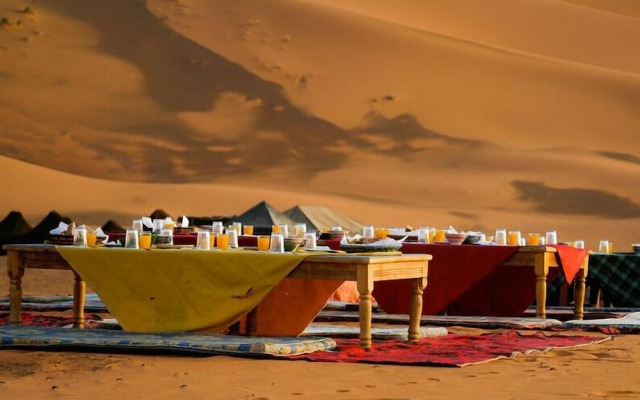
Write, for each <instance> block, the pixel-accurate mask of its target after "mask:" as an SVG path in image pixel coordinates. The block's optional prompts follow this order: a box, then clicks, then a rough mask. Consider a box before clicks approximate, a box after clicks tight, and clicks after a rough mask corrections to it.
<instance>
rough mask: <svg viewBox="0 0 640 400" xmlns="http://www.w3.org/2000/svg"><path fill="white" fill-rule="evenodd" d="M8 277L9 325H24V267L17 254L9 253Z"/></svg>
mask: <svg viewBox="0 0 640 400" xmlns="http://www.w3.org/2000/svg"><path fill="white" fill-rule="evenodd" d="M7 275H9V282H10V285H9V312H10V316H9V323H10V324H14V325H20V324H21V323H22V277H23V276H24V267H23V266H22V265H21V263H20V258H19V255H18V253H17V252H15V251H9V252H7Z"/></svg>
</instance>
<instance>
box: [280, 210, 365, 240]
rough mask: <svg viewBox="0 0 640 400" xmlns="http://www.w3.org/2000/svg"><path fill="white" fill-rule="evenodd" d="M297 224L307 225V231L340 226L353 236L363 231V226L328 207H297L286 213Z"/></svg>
mask: <svg viewBox="0 0 640 400" xmlns="http://www.w3.org/2000/svg"><path fill="white" fill-rule="evenodd" d="M284 214H285V215H286V216H288V217H289V218H291V219H292V220H293V221H295V222H300V223H303V222H304V223H305V224H307V230H310V229H323V228H331V227H332V226H340V227H342V229H343V230H346V231H349V232H351V233H353V234H355V233H359V232H360V231H362V226H363V225H362V224H361V223H359V222H357V221H355V220H353V219H351V218H349V217H347V216H346V215H344V214H342V213H341V212H339V211H336V210H334V209H332V208H330V207H326V206H299V205H298V206H295V207H293V208H290V209H288V210H287V211H285V212H284Z"/></svg>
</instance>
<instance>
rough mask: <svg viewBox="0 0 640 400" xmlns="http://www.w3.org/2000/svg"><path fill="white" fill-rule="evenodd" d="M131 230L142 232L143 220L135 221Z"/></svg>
mask: <svg viewBox="0 0 640 400" xmlns="http://www.w3.org/2000/svg"><path fill="white" fill-rule="evenodd" d="M131 228H132V229H135V230H136V231H138V232H142V230H143V227H142V220H141V219H134V220H133V223H132V224H131Z"/></svg>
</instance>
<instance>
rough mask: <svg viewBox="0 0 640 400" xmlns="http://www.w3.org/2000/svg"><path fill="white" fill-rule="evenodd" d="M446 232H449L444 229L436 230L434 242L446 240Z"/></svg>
mask: <svg viewBox="0 0 640 400" xmlns="http://www.w3.org/2000/svg"><path fill="white" fill-rule="evenodd" d="M445 233H447V232H446V231H445V230H444V229H438V230H436V234H435V236H434V237H433V241H434V242H444V241H445V240H447V237H446V236H445Z"/></svg>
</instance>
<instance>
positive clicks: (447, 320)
mask: <svg viewBox="0 0 640 400" xmlns="http://www.w3.org/2000/svg"><path fill="white" fill-rule="evenodd" d="M371 318H372V321H373V322H378V323H387V324H405V325H406V324H408V323H409V316H408V315H406V314H378V313H375V314H373V315H372V317H371ZM314 321H317V322H332V321H349V322H357V321H358V313H357V312H349V311H320V313H319V314H318V315H317V316H316V318H315V319H314ZM420 324H421V325H435V326H466V327H474V328H483V329H498V328H506V329H545V328H552V327H559V326H561V325H562V322H561V321H558V320H555V319H545V318H521V317H463V316H445V315H423V316H422V317H420Z"/></svg>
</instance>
